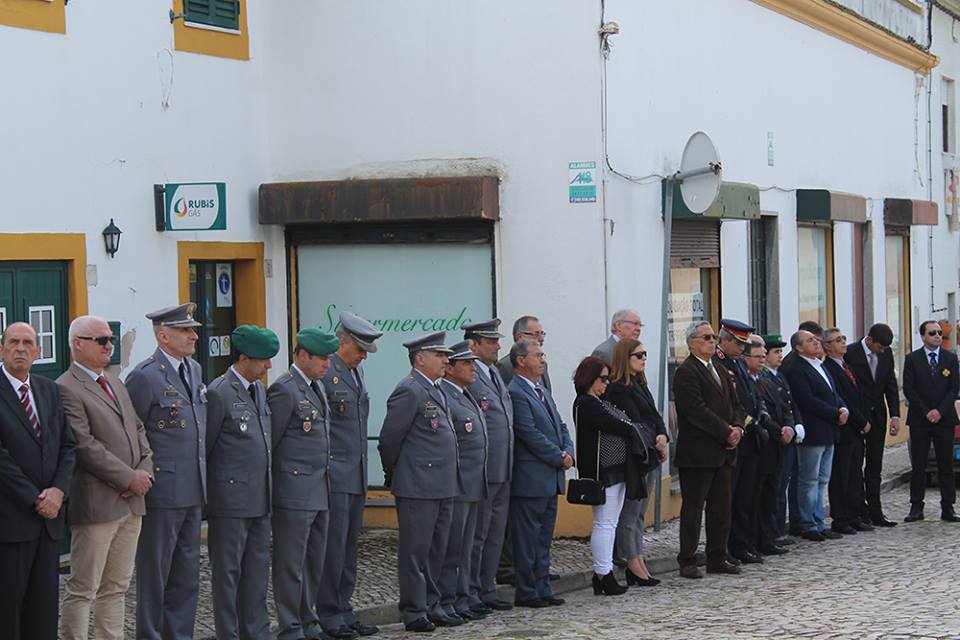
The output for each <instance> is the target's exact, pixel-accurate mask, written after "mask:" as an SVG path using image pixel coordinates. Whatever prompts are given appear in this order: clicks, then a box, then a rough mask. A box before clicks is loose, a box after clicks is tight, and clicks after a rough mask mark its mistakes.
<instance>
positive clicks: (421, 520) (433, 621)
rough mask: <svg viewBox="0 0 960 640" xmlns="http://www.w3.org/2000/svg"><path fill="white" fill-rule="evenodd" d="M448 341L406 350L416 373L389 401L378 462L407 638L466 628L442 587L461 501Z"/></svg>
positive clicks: (412, 344)
mask: <svg viewBox="0 0 960 640" xmlns="http://www.w3.org/2000/svg"><path fill="white" fill-rule="evenodd" d="M446 335H447V334H446V332H445V331H438V332H436V333H431V334H427V335H424V336H420V337H419V338H416V339H414V340H411V341H409V342H405V343H404V345H403V346H405V347H406V348H407V349H408V351H409V357H410V364H412V365H413V370H412V371H411V372H410V375H408V376H407V377H405V378H404V379H403V380H401V381H400V382H399V384H397V386H396V388H395V389H394V390H393V393H391V394H390V398H389V399H388V400H387V415H386V416H385V417H384V419H383V428H382V429H381V430H380V445H379V447H378V449H379V451H380V458H381V460H382V461H383V466H384V471H385V472H386V474H387V476H388V477H390V478H392V482H391V491H392V492H393V495H394V496H395V497H396V501H397V520H398V523H399V549H398V552H397V569H398V578H399V583H400V602H399V608H400V612H401V617H402V618H403V622H404V624H405V627H406V629H407V631H417V632H420V631H433V630H434V629H435V628H436V625H438V624H439V625H441V626H456V625H459V624H463V620H462V619H460V618H453V617H452V616H448V615H447V614H446V613H444V611H443V608H442V607H441V606H440V590H439V588H438V587H437V579H438V578H439V576H440V569H441V567H442V566H443V557H444V554H445V552H446V549H447V538H448V536H449V534H450V521H451V518H452V516H453V499H454V498H455V497H457V496H459V495H460V494H461V493H463V490H462V487H461V483H460V469H459V462H458V457H457V434H456V433H455V432H454V430H453V425H452V424H451V419H450V415H449V413H448V409H447V399H446V397H445V396H444V393H443V391H442V390H441V389H440V388H439V386H438V385H439V384H440V378H441V377H443V373H444V370H445V369H446V366H447V357H448V356H449V355H450V353H452V351H451V350H450V349H448V348H447V347H445V346H444V344H443V341H444V339H445V338H446Z"/></svg>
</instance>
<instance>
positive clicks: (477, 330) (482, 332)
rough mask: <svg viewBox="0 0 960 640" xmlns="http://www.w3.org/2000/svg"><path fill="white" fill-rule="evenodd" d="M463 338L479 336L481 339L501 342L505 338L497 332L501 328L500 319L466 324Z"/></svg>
mask: <svg viewBox="0 0 960 640" xmlns="http://www.w3.org/2000/svg"><path fill="white" fill-rule="evenodd" d="M461 328H462V329H463V337H464V338H471V337H473V336H477V337H480V338H490V339H491V340H499V339H500V338H502V337H503V334H502V333H500V332H499V331H497V329H499V328H500V318H493V319H492V320H483V321H482V322H472V323H470V324H465V325H463V327H461Z"/></svg>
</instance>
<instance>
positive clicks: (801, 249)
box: [797, 227, 834, 327]
mask: <svg viewBox="0 0 960 640" xmlns="http://www.w3.org/2000/svg"><path fill="white" fill-rule="evenodd" d="M830 231H831V230H830V229H828V228H822V227H799V228H798V229H797V267H798V274H797V275H798V279H797V289H798V294H799V303H800V322H805V321H808V320H813V321H814V322H817V323H819V324H820V325H821V326H822V327H829V326H832V325H833V323H834V321H833V242H832V236H831V233H830Z"/></svg>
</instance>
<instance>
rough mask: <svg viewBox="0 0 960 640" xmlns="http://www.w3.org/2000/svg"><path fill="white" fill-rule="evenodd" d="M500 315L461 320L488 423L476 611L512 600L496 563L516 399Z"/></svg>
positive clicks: (474, 578)
mask: <svg viewBox="0 0 960 640" xmlns="http://www.w3.org/2000/svg"><path fill="white" fill-rule="evenodd" d="M499 328H500V320H499V319H497V318H494V319H493V320H487V321H484V322H475V323H473V324H465V325H463V332H464V337H465V338H468V339H470V340H471V341H472V350H473V353H474V354H475V355H476V356H477V360H476V361H474V363H473V364H474V368H475V369H476V372H477V378H476V381H475V382H474V383H473V384H471V385H470V386H469V387H468V389H469V390H470V394H471V395H472V396H473V398H474V399H475V400H477V401H478V402H479V403H480V408H481V409H482V410H483V415H484V418H485V420H486V424H487V440H488V454H487V495H486V497H485V498H484V499H483V501H482V502H481V503H480V512H479V514H478V516H477V528H476V533H475V535H474V539H473V553H472V555H471V557H470V572H471V574H472V575H471V578H470V605H471V607H472V610H473V611H474V612H479V613H488V612H489V611H490V610H491V609H494V610H497V611H508V610H510V609H513V605H512V604H511V603H509V602H506V601H505V600H501V599H500V598H498V597H497V584H496V577H497V565H498V563H499V562H500V554H501V552H502V551H503V544H504V537H505V535H506V531H507V514H508V513H509V511H510V479H511V475H512V474H511V471H512V470H513V402H512V401H511V400H510V392H508V391H507V384H506V382H504V380H503V378H502V377H501V376H500V371H499V369H498V368H497V366H496V364H497V355H499V351H500V338H502V337H503V336H502V335H501V334H500V332H499V331H498V329H499Z"/></svg>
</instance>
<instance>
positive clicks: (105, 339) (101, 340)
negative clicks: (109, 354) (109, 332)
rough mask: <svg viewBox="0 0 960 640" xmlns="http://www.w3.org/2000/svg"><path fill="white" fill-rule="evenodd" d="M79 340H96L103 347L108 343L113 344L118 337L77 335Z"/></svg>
mask: <svg viewBox="0 0 960 640" xmlns="http://www.w3.org/2000/svg"><path fill="white" fill-rule="evenodd" d="M76 338H77V339H78V340H89V341H90V342H96V343H97V344H98V345H100V346H101V347H105V346H107V344H113V343H114V342H116V341H117V339H116V338H115V337H113V336H96V337H94V336H76Z"/></svg>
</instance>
